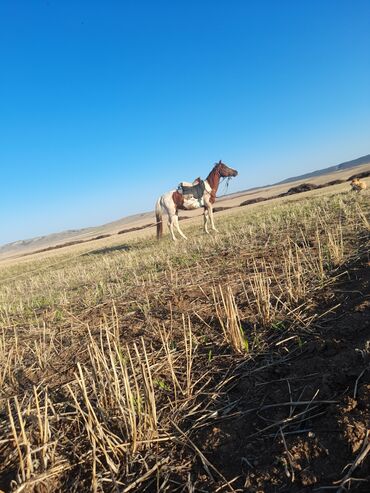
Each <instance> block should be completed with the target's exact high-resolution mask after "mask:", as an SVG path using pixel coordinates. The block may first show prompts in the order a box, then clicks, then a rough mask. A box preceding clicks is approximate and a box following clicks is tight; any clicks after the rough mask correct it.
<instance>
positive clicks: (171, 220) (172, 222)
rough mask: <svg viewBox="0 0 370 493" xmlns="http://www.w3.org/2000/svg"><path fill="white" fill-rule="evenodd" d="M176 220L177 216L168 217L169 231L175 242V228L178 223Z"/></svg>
mask: <svg viewBox="0 0 370 493" xmlns="http://www.w3.org/2000/svg"><path fill="white" fill-rule="evenodd" d="M175 218H176V214H173V215H172V214H171V215H168V229H169V230H170V233H171V236H172V239H173V241H177V238H176V236H175V231H174V226H175V222H176V219H175Z"/></svg>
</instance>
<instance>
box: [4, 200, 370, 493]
mask: <svg viewBox="0 0 370 493" xmlns="http://www.w3.org/2000/svg"><path fill="white" fill-rule="evenodd" d="M216 219H217V221H218V223H217V224H218V227H219V229H220V231H221V232H220V233H219V234H216V235H213V236H209V237H208V236H205V235H204V234H202V233H201V232H200V230H199V226H194V225H191V226H189V227H188V228H186V226H185V231H186V232H187V234H188V236H189V240H188V241H187V242H178V243H176V244H174V243H172V242H170V240H169V239H164V240H163V241H162V242H160V243H157V242H156V241H155V240H154V239H153V238H149V239H145V238H142V239H140V238H138V239H134V238H133V239H129V240H128V241H126V242H125V240H124V238H122V242H121V243H119V244H115V245H113V246H107V247H99V248H96V249H95V250H91V249H90V250H89V251H86V252H83V251H81V252H79V253H78V252H77V253H76V252H74V253H73V254H72V253H61V252H56V253H55V254H54V255H49V256H47V257H46V258H40V259H37V258H36V259H32V260H30V261H27V262H22V263H19V264H14V265H6V264H5V265H4V266H3V267H2V268H0V489H2V490H3V491H13V492H15V491H17V492H21V491H24V492H31V491H35V492H52V491H63V492H65V491H69V492H73V491H76V492H77V491H79V492H81V491H93V492H100V491H117V492H118V491H119V492H129V491H132V492H134V491H148V492H154V491H161V492H165V491H168V492H172V491H173V492H198V491H199V492H202V491H205V492H232V491H251V492H257V491H259V492H283V491H285V492H287V491H291V492H301V491H307V492H308V491H315V490H320V491H326V488H329V489H328V490H327V491H330V490H333V491H345V489H350V490H351V491H352V490H353V491H363V492H365V491H368V489H369V487H370V485H369V478H370V464H369V457H370V432H369V422H370V405H369V397H370V379H369V360H370V342H369V340H370V335H369V308H370V298H369V260H370V259H369V245H370V224H369V223H370V203H369V196H368V195H366V194H363V195H361V194H360V195H357V194H354V193H350V192H346V193H337V194H332V193H327V194H323V195H322V196H320V197H314V198H310V197H308V198H307V197H305V198H303V199H302V198H298V199H296V200H295V201H290V202H289V203H287V204H278V203H272V204H268V205H264V206H263V207H262V206H261V207H255V208H253V209H252V208H248V207H246V208H244V209H239V210H238V211H237V212H235V213H233V214H230V215H227V216H224V217H217V218H216Z"/></svg>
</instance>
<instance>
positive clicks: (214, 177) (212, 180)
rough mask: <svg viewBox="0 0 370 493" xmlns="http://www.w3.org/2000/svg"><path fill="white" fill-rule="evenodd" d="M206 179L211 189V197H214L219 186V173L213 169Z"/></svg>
mask: <svg viewBox="0 0 370 493" xmlns="http://www.w3.org/2000/svg"><path fill="white" fill-rule="evenodd" d="M206 179H207V181H208V183H209V185H210V187H211V188H212V195H214V197H216V193H217V190H218V186H219V184H220V173H219V172H218V170H217V169H215V168H214V169H213V170H212V171H211V172H210V174H209V175H208V176H207V178H206Z"/></svg>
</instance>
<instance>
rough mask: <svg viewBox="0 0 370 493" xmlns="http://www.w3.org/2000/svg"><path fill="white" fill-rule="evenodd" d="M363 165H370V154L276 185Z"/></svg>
mask: <svg viewBox="0 0 370 493" xmlns="http://www.w3.org/2000/svg"><path fill="white" fill-rule="evenodd" d="M362 164H370V154H367V155H366V156H362V157H359V158H357V159H352V161H346V162H345V163H341V164H336V165H334V166H329V168H323V169H318V170H316V171H311V173H305V174H304V175H299V176H293V177H291V178H287V179H285V180H283V181H279V182H278V183H276V185H283V184H284V183H290V182H292V181H299V180H307V179H309V178H313V177H315V176H321V175H327V174H328V173H333V172H334V171H342V170H344V169H349V168H355V167H356V166H361V165H362Z"/></svg>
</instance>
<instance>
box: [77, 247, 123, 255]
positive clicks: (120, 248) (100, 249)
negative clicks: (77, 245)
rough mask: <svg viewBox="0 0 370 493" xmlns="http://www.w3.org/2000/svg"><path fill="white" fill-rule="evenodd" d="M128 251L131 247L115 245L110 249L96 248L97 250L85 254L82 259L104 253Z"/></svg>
mask: <svg viewBox="0 0 370 493" xmlns="http://www.w3.org/2000/svg"><path fill="white" fill-rule="evenodd" d="M130 250H132V246H129V245H116V246H111V247H104V248H98V249H97V250H93V251H92V252H86V253H84V254H83V257H88V256H89V255H105V254H106V253H112V252H129V251H130Z"/></svg>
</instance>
